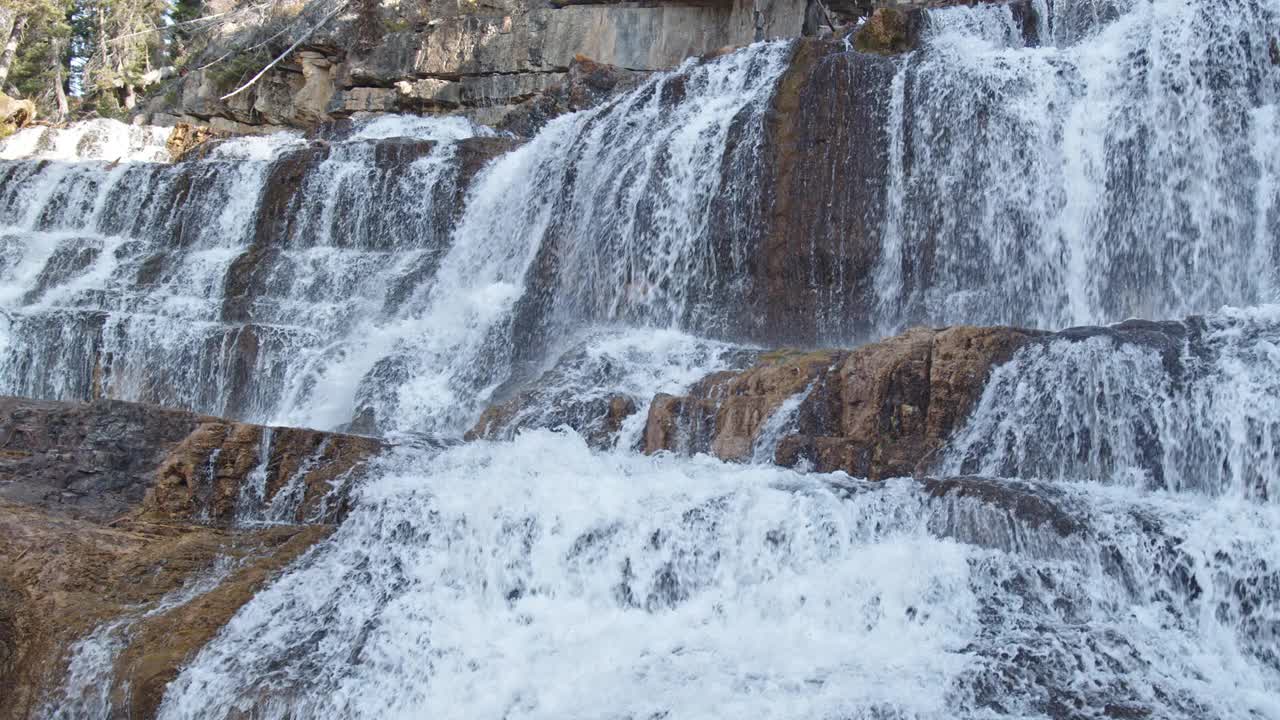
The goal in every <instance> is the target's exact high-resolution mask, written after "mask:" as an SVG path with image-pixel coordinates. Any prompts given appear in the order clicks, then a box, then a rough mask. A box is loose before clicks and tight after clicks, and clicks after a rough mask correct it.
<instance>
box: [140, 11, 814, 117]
mask: <svg viewBox="0 0 1280 720" xmlns="http://www.w3.org/2000/svg"><path fill="white" fill-rule="evenodd" d="M807 6H808V0H767V1H766V2H756V3H752V2H746V0H716V1H714V2H699V1H696V0H695V1H689V2H686V1H684V0H677V1H670V0H664V1H663V2H657V3H637V2H589V3H576V2H569V3H551V4H544V3H534V2H529V1H528V0H498V1H497V2H492V3H484V4H471V3H455V2H445V1H444V0H432V1H431V2H426V3H419V4H405V3H391V2H382V3H378V2H374V3H361V4H354V5H352V6H351V7H350V8H348V9H347V10H346V11H344V12H342V13H340V14H338V15H337V16H336V17H334V18H333V19H332V20H331V21H330V22H327V23H324V24H323V25H322V26H321V27H320V29H319V30H317V31H315V32H313V33H312V34H310V35H308V36H306V38H305V40H306V42H305V43H303V44H302V45H301V46H300V47H299V48H298V49H297V50H296V51H295V52H293V53H291V54H290V55H289V56H288V57H287V58H286V59H285V60H284V61H283V62H281V63H279V64H278V65H277V66H276V67H275V68H273V69H272V70H271V71H270V72H268V73H267V74H266V75H264V76H263V77H262V79H261V80H259V81H258V82H257V83H255V84H254V85H253V86H252V87H251V88H249V89H248V90H246V91H245V92H243V93H240V94H238V95H236V96H234V97H229V98H226V99H223V98H224V96H225V95H227V94H228V93H230V92H231V91H232V90H234V89H235V88H236V87H238V86H239V85H240V84H242V83H243V82H245V81H246V80H248V79H249V77H251V76H252V75H253V74H254V73H256V71H257V69H258V68H260V67H262V66H265V65H266V64H267V62H269V61H270V59H271V55H270V54H269V53H266V52H265V49H264V48H258V49H255V50H252V51H248V50H241V48H249V47H253V46H255V45H257V44H258V43H256V42H254V39H255V38H257V36H258V35H263V34H265V35H266V36H270V35H271V31H272V30H274V29H275V27H274V26H275V25H277V24H278V25H280V28H279V30H277V32H279V33H280V34H281V37H280V38H279V39H278V40H277V44H279V45H280V46H281V47H282V48H283V47H287V46H288V44H289V43H288V41H289V39H290V38H292V37H293V36H294V35H301V33H302V31H303V30H304V29H305V28H307V27H308V26H309V25H315V24H317V23H318V22H319V21H320V20H322V19H323V18H324V16H325V15H326V11H327V8H328V7H331V4H330V5H324V4H323V3H313V4H311V5H309V6H307V7H306V8H305V9H304V10H303V11H302V13H301V14H296V10H295V11H294V13H295V14H292V15H290V16H288V17H284V16H281V17H279V18H275V19H267V20H261V21H258V22H250V23H232V24H229V25H228V27H227V30H226V32H225V33H224V34H223V36H221V37H219V38H217V39H215V41H214V42H213V43H211V44H210V47H209V48H208V49H207V50H206V53H205V54H206V55H207V56H208V57H207V58H204V62H202V63H199V65H200V67H201V68H202V69H200V70H197V71H193V72H191V73H189V74H187V75H185V76H184V77H182V78H179V79H176V80H175V81H174V84H173V86H172V89H171V90H170V95H169V97H168V98H167V99H163V100H160V99H158V100H157V101H156V102H155V103H153V105H152V106H150V107H149V108H148V111H149V112H151V113H154V114H160V115H164V116H166V117H175V118H177V119H180V120H199V121H204V122H210V123H212V124H214V126H215V127H217V128H219V129H224V130H240V131H243V130H245V129H248V128H251V127H278V126H304V127H310V126H314V125H316V124H318V123H320V122H322V121H324V120H327V119H331V118H337V117H345V116H350V115H353V114H358V113H368V112H389V111H418V112H456V111H465V112H469V113H472V114H473V115H475V116H476V117H477V118H478V119H480V120H482V121H484V122H487V123H498V122H500V121H501V120H502V118H503V117H504V116H505V115H506V114H507V112H509V111H510V110H511V109H512V108H514V107H515V106H517V105H519V104H520V103H522V102H524V101H526V100H529V99H531V98H533V97H534V96H536V95H538V94H540V93H544V92H550V93H551V94H553V95H554V94H556V93H557V92H558V90H555V89H554V88H559V87H562V86H563V84H564V81H565V80H566V76H567V74H569V73H570V72H571V68H572V67H573V66H574V62H575V58H579V57H586V58H591V59H592V60H593V61H594V62H595V63H601V64H605V65H611V66H616V67H618V68H620V69H621V70H624V71H636V72H642V73H644V72H652V71H655V70H666V69H670V68H673V67H675V66H677V65H679V64H680V63H681V62H683V61H684V60H685V59H686V58H689V57H695V56H698V55H702V54H705V53H708V52H711V51H714V50H716V49H717V48H722V47H725V46H731V45H743V44H746V43H749V42H751V41H752V40H754V39H756V38H757V36H761V37H768V38H778V37H797V36H799V35H800V34H801V31H802V24H803V21H804V16H805V11H806V9H807ZM273 47H274V46H273ZM220 58H221V59H220ZM211 62H212V64H211V65H210V63H211ZM205 65H208V67H204V66H205Z"/></svg>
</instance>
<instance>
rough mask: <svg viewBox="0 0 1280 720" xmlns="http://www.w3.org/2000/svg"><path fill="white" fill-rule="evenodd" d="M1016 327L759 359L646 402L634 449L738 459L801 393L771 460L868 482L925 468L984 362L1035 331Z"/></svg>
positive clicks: (968, 401) (971, 394)
mask: <svg viewBox="0 0 1280 720" xmlns="http://www.w3.org/2000/svg"><path fill="white" fill-rule="evenodd" d="M1037 335H1038V333H1036V332H1034V331H1027V330H1020V329H1016V328H1004V327H991V328H978V327H967V326H961V327H953V328H944V329H930V328H916V329H913V330H909V331H907V332H905V333H903V334H901V335H897V336H895V337H892V338H888V339H886V340H882V341H880V342H876V343H872V344H869V345H865V346H863V347H860V348H858V349H855V350H851V351H844V350H829V351H817V352H807V353H801V352H789V351H782V352H779V353H776V354H766V355H764V356H762V358H761V361H760V363H759V364H757V365H756V366H755V367H752V368H750V369H748V370H746V371H744V372H728V373H716V374H713V375H711V376H709V377H707V378H705V379H703V380H702V381H700V382H699V383H697V384H695V385H694V386H693V387H692V388H691V389H690V390H689V392H688V393H687V394H685V395H683V396H680V397H675V396H663V397H659V398H657V399H655V400H654V402H653V403H652V404H651V406H650V409H649V416H648V420H647V424H646V428H645V443H644V449H645V451H646V452H649V453H654V452H658V451H662V450H668V451H678V452H685V453H690V452H695V453H696V452H706V453H710V454H712V455H715V456H716V457H719V458H721V459H725V460H745V459H749V458H750V457H751V455H752V453H753V452H754V451H755V448H756V445H757V441H758V440H759V439H760V434H761V432H762V430H763V429H764V428H765V426H766V424H767V423H768V421H769V419H770V417H771V416H772V415H773V413H774V412H777V411H778V410H779V408H781V407H782V406H783V404H784V403H785V402H786V401H787V400H788V399H789V398H793V397H794V396H795V395H797V394H799V393H804V395H803V399H802V400H800V401H799V403H798V404H796V405H795V407H794V410H793V412H794V415H793V417H792V418H790V419H789V420H788V423H787V425H786V426H785V428H784V429H781V430H779V436H778V438H777V443H776V451H775V456H774V458H773V459H774V461H775V462H777V463H778V464H780V465H784V466H795V465H799V464H802V463H803V464H807V465H809V466H811V467H813V468H814V469H816V470H818V471H821V472H829V471H834V470H843V471H845V472H847V473H849V474H850V475H855V476H858V477H866V478H870V479H873V480H874V479H882V478H887V477H895V476H903V475H912V474H922V473H927V471H928V468H929V463H930V460H931V456H932V453H933V452H934V451H936V450H937V449H938V448H939V447H941V445H942V444H943V442H945V440H946V439H947V438H948V436H949V435H950V434H951V432H952V431H953V430H954V429H955V427H956V426H957V424H958V423H959V422H960V421H961V420H963V419H964V417H965V416H966V415H967V413H968V411H969V409H970V408H972V406H973V404H974V402H975V401H976V400H977V399H978V397H980V395H981V393H982V390H983V387H984V386H985V384H986V380H987V377H988V375H989V373H990V371H991V369H992V368H993V367H994V366H995V365H997V364H999V363H1001V362H1003V361H1004V360H1006V359H1008V358H1009V357H1010V356H1011V355H1012V354H1013V353H1014V352H1015V351H1016V350H1017V349H1018V348H1019V347H1020V346H1022V345H1023V344H1024V343H1026V342H1027V341H1029V340H1030V339H1032V338H1034V337H1036V336H1037Z"/></svg>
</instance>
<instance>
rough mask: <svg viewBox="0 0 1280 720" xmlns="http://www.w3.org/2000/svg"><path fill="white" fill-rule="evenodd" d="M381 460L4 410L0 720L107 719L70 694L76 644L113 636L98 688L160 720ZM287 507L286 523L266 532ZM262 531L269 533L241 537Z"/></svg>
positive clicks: (212, 428)
mask: <svg viewBox="0 0 1280 720" xmlns="http://www.w3.org/2000/svg"><path fill="white" fill-rule="evenodd" d="M268 434H269V437H268ZM268 440H269V441H268ZM381 447H382V446H381V444H380V443H379V442H377V441H375V440H371V439H369V438H360V437H353V436H347V435H339V434H332V433H321V432H317V431H311V430H296V429H289V428H275V429H267V428H262V427H260V426H255V425H247V424H244V423H236V422H231V421H226V420H221V419H218V418H211V417H206V416H200V415H196V414H194V413H188V412H183V411H179V410H167V409H161V408H156V407H152V406H147V405H140V404H136V403H125V402H112V401H103V402H95V403H88V404H80V403H60V402H47V401H34V400H22V399H16V398H0V718H3V719H5V720H8V719H10V718H12V719H14V720H17V719H18V718H27V717H31V716H33V715H36V714H37V709H38V708H39V707H41V706H42V704H43V703H53V704H55V705H57V706H60V707H61V709H62V710H63V711H64V712H67V713H70V716H76V715H77V713H79V714H80V715H83V716H90V715H93V714H94V713H97V712H99V711H101V708H100V707H95V706H93V705H89V704H86V705H81V704H77V703H82V702H88V701H89V700H90V698H88V697H87V696H86V697H80V696H75V697H63V696H62V695H60V694H59V693H61V691H62V690H61V683H62V680H63V679H64V677H65V673H66V667H67V663H68V662H69V660H70V654H71V653H72V651H73V648H74V646H75V643H76V642H77V641H79V640H80V639H82V638H84V637H86V636H87V635H88V634H89V633H91V632H99V633H105V632H106V630H105V628H106V626H107V625H106V624H107V623H120V627H119V628H118V630H117V631H115V632H118V633H119V635H118V641H119V643H120V650H119V654H118V655H117V656H116V658H115V662H114V664H112V665H109V666H107V667H106V668H104V675H103V676H102V677H101V678H95V679H94V680H93V682H92V683H90V687H89V688H88V689H89V690H90V691H92V693H97V692H98V691H99V690H102V691H103V692H105V693H106V695H107V696H108V697H109V698H110V699H111V704H112V708H111V711H110V713H111V716H113V717H114V716H121V717H126V716H127V717H151V716H153V715H154V712H155V710H156V708H157V707H158V705H159V701H160V699H161V697H162V694H163V690H164V687H165V685H166V684H167V683H168V682H169V680H170V679H172V678H173V677H174V676H175V675H176V673H177V671H178V669H179V668H180V667H181V666H182V664H184V663H185V662H187V661H189V660H190V659H191V657H193V656H194V654H195V653H196V652H197V651H198V650H199V649H200V648H201V647H202V646H203V645H204V644H205V643H206V642H208V641H209V640H210V639H211V638H212V637H213V636H214V635H215V634H216V633H217V631H218V630H219V629H220V628H221V627H222V625H224V624H225V623H226V622H227V620H229V619H230V618H231V616H232V615H233V614H234V613H235V612H236V611H237V610H238V609H239V608H240V606H241V605H243V604H244V603H245V602H247V601H248V599H249V598H250V597H252V595H253V593H255V592H256V591H257V590H258V589H260V588H261V587H262V586H263V585H264V584H265V583H266V582H268V581H269V580H270V579H271V578H272V577H274V575H275V574H276V573H278V572H279V571H280V570H281V569H282V568H283V567H285V566H286V565H287V564H288V563H290V562H292V561H293V560H294V559H295V558H297V557H298V556H299V555H300V554H301V553H303V552H305V551H306V549H307V548H309V547H311V546H312V545H313V544H315V543H316V542H318V541H319V540H321V539H322V538H324V537H326V536H327V535H328V534H329V532H331V530H332V528H333V526H334V523H336V522H337V521H339V520H340V518H341V517H342V514H343V513H344V512H345V508H346V505H345V490H346V488H348V487H350V483H354V482H356V481H357V480H358V477H359V474H360V472H362V469H363V466H364V464H365V463H366V462H367V461H368V460H369V459H370V458H372V457H373V456H374V455H376V454H377V453H378V452H379V451H380V449H381ZM259 485H260V487H259ZM246 486H248V487H246ZM280 503H284V504H283V505H280ZM273 504H275V505H277V507H279V508H281V509H285V510H288V511H289V512H284V513H282V514H280V515H279V516H277V517H275V518H265V515H264V514H263V511H264V510H269V509H270V508H271V506H272V505H273ZM256 517H264V518H265V519H267V520H270V522H257V523H255V522H250V523H245V522H237V521H244V520H247V519H248V520H252V519H253V518H256ZM184 588H185V590H184Z"/></svg>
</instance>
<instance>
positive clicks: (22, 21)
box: [0, 16, 27, 89]
mask: <svg viewBox="0 0 1280 720" xmlns="http://www.w3.org/2000/svg"><path fill="white" fill-rule="evenodd" d="M26 29H27V18H26V17H25V16H24V17H20V18H18V19H17V20H15V21H14V22H13V27H12V28H11V29H10V30H9V37H8V38H7V39H6V41H5V44H4V52H0V89H3V88H4V84H5V82H6V81H7V80H8V79H9V68H11V67H13V59H14V57H16V56H17V54H18V40H20V39H21V37H22V33H23V31H24V30H26Z"/></svg>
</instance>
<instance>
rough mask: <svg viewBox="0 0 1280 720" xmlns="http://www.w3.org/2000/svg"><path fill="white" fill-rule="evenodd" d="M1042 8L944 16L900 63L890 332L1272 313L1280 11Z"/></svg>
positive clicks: (889, 256) (936, 17) (1088, 5)
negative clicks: (1258, 310) (923, 325)
mask: <svg viewBox="0 0 1280 720" xmlns="http://www.w3.org/2000/svg"><path fill="white" fill-rule="evenodd" d="M1034 6H1035V7H1039V8H1040V9H1039V10H1038V11H1035V10H1033V11H1032V12H1033V13H1035V14H1036V16H1037V17H1038V18H1039V27H1038V28H1028V27H1027V23H1025V22H1023V21H1022V19H1021V18H1019V17H1017V16H1015V11H1014V9H1013V7H1012V6H1005V7H999V8H993V7H983V8H977V7H975V8H963V9H948V10H939V11H933V12H931V13H930V14H929V19H928V23H927V27H926V29H925V30H924V33H925V35H926V39H925V41H924V48H923V49H922V50H920V51H919V52H917V53H915V54H913V55H912V56H910V57H908V58H907V59H906V60H904V61H903V62H902V63H901V65H900V68H899V70H898V77H897V78H895V81H894V82H895V84H899V85H902V86H904V87H905V91H904V92H905V97H904V98H902V99H896V98H895V100H894V101H893V102H894V103H895V108H896V111H895V113H894V114H895V117H894V119H893V122H892V124H891V125H890V127H889V133H888V134H889V146H890V152H891V153H892V154H893V157H891V159H890V173H889V179H888V182H887V187H888V197H887V199H886V201H885V204H886V207H887V208H889V212H887V213H885V218H884V221H883V229H882V236H883V238H884V242H885V249H884V252H883V253H882V254H881V257H880V261H879V262H880V264H879V266H878V267H877V270H876V284H875V294H876V298H877V301H878V305H879V306H880V307H881V308H883V309H884V312H885V315H884V316H883V317H882V318H881V319H880V320H879V321H878V322H879V326H880V328H881V329H882V330H892V329H893V328H895V327H900V326H901V324H902V323H904V322H910V321H919V320H927V321H929V322H934V323H956V322H967V323H1013V324H1023V325H1032V326H1037V327H1044V328H1058V327H1064V326H1068V325H1073V324H1087V323H1105V322H1113V321H1117V320H1123V319H1125V318H1127V317H1182V316H1185V315H1189V314H1193V313H1202V312H1210V311H1213V310H1216V309H1218V307H1219V306H1221V305H1223V304H1232V305H1252V304H1256V303H1260V302H1268V301H1274V300H1276V298H1277V294H1276V293H1277V291H1280V278H1278V277H1277V271H1276V267H1277V264H1278V263H1277V260H1278V256H1277V254H1276V246H1275V243H1274V237H1275V235H1276V233H1277V232H1280V225H1278V224H1277V222H1278V221H1280V214H1278V212H1277V207H1278V206H1277V201H1278V197H1277V193H1276V185H1275V180H1274V178H1275V170H1276V167H1277V163H1278V162H1280V145H1278V144H1277V143H1276V141H1275V140H1276V137H1277V136H1276V133H1277V131H1278V130H1280V126H1278V125H1277V123H1276V113H1275V108H1276V104H1277V102H1280V75H1278V74H1277V73H1276V72H1275V70H1274V67H1273V65H1272V62H1273V61H1272V60H1271V59H1270V58H1271V57H1272V55H1271V53H1272V50H1271V47H1272V43H1273V42H1274V35H1275V33H1274V29H1275V27H1276V25H1277V23H1280V4H1277V3H1275V2H1273V1H1271V0H1227V1H1223V0H1168V1H1162V2H1147V1H1145V0H1096V1H1095V0H1071V1H1060V2H1053V3H1036V4H1034ZM898 103H901V105H898ZM899 111H900V112H899Z"/></svg>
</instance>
